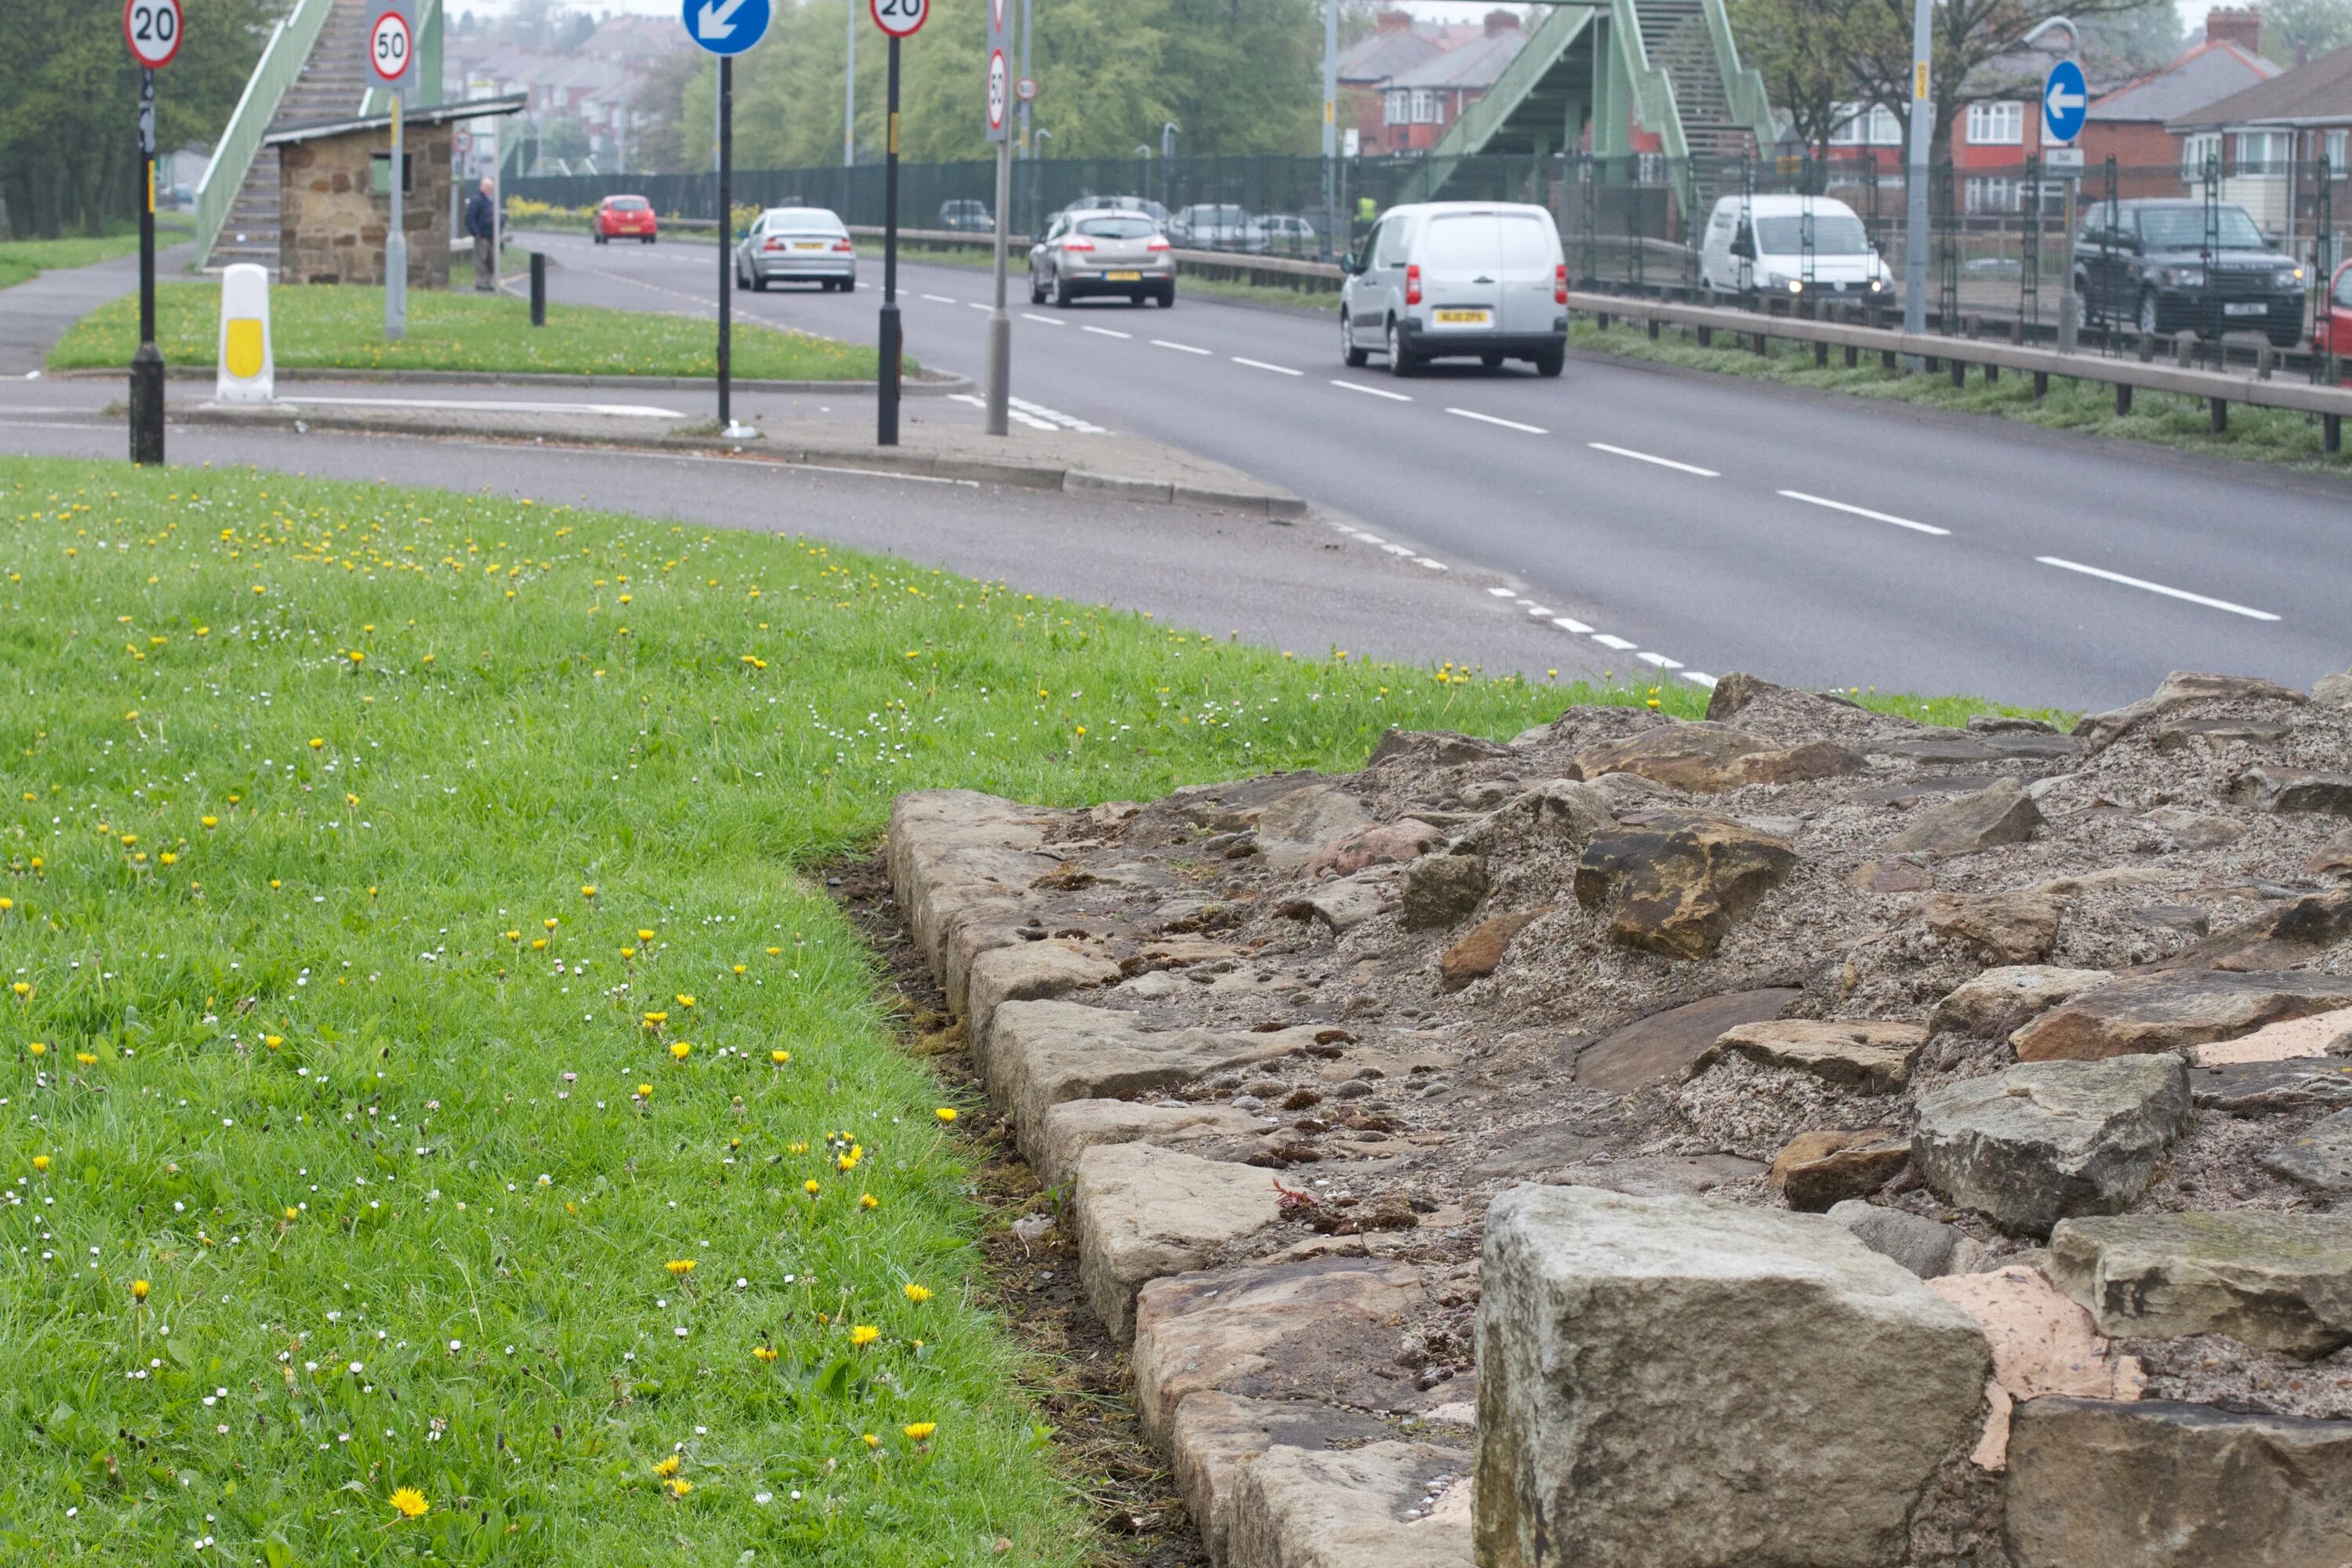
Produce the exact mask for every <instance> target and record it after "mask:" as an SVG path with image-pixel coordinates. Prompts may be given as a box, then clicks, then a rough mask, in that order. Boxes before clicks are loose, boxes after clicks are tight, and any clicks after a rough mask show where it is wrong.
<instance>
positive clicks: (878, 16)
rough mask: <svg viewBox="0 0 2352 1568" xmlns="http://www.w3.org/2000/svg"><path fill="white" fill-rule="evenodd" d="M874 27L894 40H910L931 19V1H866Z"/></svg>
mask: <svg viewBox="0 0 2352 1568" xmlns="http://www.w3.org/2000/svg"><path fill="white" fill-rule="evenodd" d="M868 9H870V10H871V11H872V12H873V13H874V25H875V26H877V27H879V28H881V29H882V30H883V31H884V32H886V33H887V34H889V35H890V36H891V37H894V38H911V37H914V36H915V35H916V34H917V33H919V32H921V31H922V30H923V24H924V23H926V22H928V21H929V20H930V19H931V0H868Z"/></svg>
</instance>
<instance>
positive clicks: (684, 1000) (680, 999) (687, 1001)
mask: <svg viewBox="0 0 2352 1568" xmlns="http://www.w3.org/2000/svg"><path fill="white" fill-rule="evenodd" d="M677 1005H679V1006H681V1007H691V1006H693V1005H694V998H693V997H691V996H689V995H688V994H686V993H685V992H683V991H681V992H679V993H678V994H677Z"/></svg>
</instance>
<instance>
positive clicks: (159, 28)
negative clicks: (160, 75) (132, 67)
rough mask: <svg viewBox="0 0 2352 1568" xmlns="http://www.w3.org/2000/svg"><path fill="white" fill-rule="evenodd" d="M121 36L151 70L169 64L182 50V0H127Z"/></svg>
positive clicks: (133, 52) (123, 13)
mask: <svg viewBox="0 0 2352 1568" xmlns="http://www.w3.org/2000/svg"><path fill="white" fill-rule="evenodd" d="M122 38H123V41H124V42H125V43H127V44H129V45H130V46H131V57H132V58H135V59H136V60H138V62H139V63H140V64H141V65H142V66H145V67H146V68H148V69H149V70H158V69H161V68H163V67H164V66H167V65H170V64H171V63H172V57H173V56H174V55H176V54H178V53H179V52H180V0H124V4H123V7H122Z"/></svg>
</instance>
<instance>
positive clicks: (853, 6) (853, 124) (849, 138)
mask: <svg viewBox="0 0 2352 1568" xmlns="http://www.w3.org/2000/svg"><path fill="white" fill-rule="evenodd" d="M848 3H849V69H848V70H846V71H845V72H843V73H842V75H843V78H844V79H845V80H846V81H847V82H848V84H849V85H848V87H847V88H846V89H845V93H846V96H845V98H844V99H843V100H842V104H841V166H842V167H843V168H845V169H853V168H856V166H857V0H848ZM844 197H845V199H844V203H843V205H848V204H847V201H846V193H844Z"/></svg>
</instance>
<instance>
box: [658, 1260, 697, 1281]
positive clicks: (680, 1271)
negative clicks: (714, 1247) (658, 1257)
mask: <svg viewBox="0 0 2352 1568" xmlns="http://www.w3.org/2000/svg"><path fill="white" fill-rule="evenodd" d="M662 1267H663V1268H667V1269H668V1270H669V1271H670V1272H671V1273H672V1274H675V1275H677V1277H678V1278H679V1279H685V1278H686V1277H687V1276H688V1275H689V1274H691V1273H693V1272H694V1259H693V1258H671V1259H670V1260H669V1261H668V1262H667V1263H665V1264H663V1265H662Z"/></svg>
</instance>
